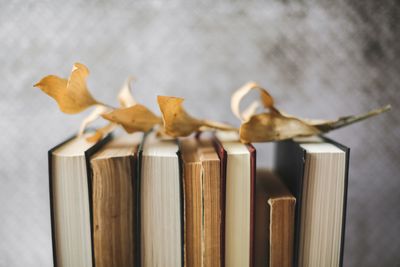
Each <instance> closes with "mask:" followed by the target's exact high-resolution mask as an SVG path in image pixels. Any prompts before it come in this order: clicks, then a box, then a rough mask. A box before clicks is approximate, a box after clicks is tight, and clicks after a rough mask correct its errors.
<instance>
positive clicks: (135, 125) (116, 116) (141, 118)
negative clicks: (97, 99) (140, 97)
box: [101, 104, 161, 133]
mask: <svg viewBox="0 0 400 267" xmlns="http://www.w3.org/2000/svg"><path fill="white" fill-rule="evenodd" d="M101 116H102V117H103V118H104V119H106V120H108V121H111V122H114V123H117V124H120V125H121V126H122V127H123V128H124V129H125V131H127V132H128V133H133V132H147V131H149V130H151V129H152V128H153V127H154V126H155V125H156V124H159V123H161V118H160V117H158V116H156V115H155V114H154V113H153V112H151V111H150V110H149V109H148V108H146V107H145V106H143V105H140V104H136V105H134V106H132V107H128V108H119V109H115V110H113V111H111V112H110V113H106V114H103V115H101Z"/></svg>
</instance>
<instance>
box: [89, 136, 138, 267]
mask: <svg viewBox="0 0 400 267" xmlns="http://www.w3.org/2000/svg"><path fill="white" fill-rule="evenodd" d="M141 140H142V134H133V135H127V134H125V135H123V136H121V137H117V138H115V139H114V140H112V141H111V142H109V143H108V144H106V145H105V146H104V147H103V149H101V150H100V151H99V152H97V153H96V154H94V155H93V156H92V158H91V161H90V162H91V167H92V173H93V176H92V207H93V229H94V232H93V239H94V258H95V266H96V267H112V266H115V267H118V266H135V261H137V260H138V259H137V255H135V254H137V253H136V250H137V249H138V248H136V246H137V244H136V242H135V240H136V239H137V238H138V237H137V235H138V233H137V232H136V226H137V225H136V224H137V216H136V212H137V210H136V209H137V199H136V197H137V189H138V188H137V181H136V179H137V178H136V177H135V172H136V160H137V149H138V145H139V143H140V142H141Z"/></svg>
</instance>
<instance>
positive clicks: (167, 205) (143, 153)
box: [139, 132, 184, 267]
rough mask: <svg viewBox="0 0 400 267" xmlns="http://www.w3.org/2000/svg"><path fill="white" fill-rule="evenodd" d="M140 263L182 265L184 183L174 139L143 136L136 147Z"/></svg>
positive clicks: (145, 264) (146, 264)
mask: <svg viewBox="0 0 400 267" xmlns="http://www.w3.org/2000/svg"><path fill="white" fill-rule="evenodd" d="M139 161H140V162H141V171H140V217H141V218H140V231H141V248H140V249H141V266H176V267H179V266H183V265H184V249H183V244H184V232H183V229H184V227H183V220H184V218H183V185H182V170H181V168H182V166H181V160H180V151H179V147H178V144H177V142H176V140H169V141H167V140H160V139H157V138H156V136H155V133H154V132H152V133H150V134H148V135H146V136H145V140H144V143H143V146H142V148H141V149H140V151H139Z"/></svg>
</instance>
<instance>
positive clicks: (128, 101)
mask: <svg viewBox="0 0 400 267" xmlns="http://www.w3.org/2000/svg"><path fill="white" fill-rule="evenodd" d="M132 81H133V77H129V78H128V79H126V81H125V83H124V85H123V86H122V88H121V91H119V94H118V101H119V103H120V105H121V107H124V108H127V107H131V106H134V105H136V104H137V102H136V100H135V99H134V98H133V96H132V93H131V82H132Z"/></svg>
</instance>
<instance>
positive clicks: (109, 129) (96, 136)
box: [86, 122, 117, 143]
mask: <svg viewBox="0 0 400 267" xmlns="http://www.w3.org/2000/svg"><path fill="white" fill-rule="evenodd" d="M116 127H117V124H115V123H112V122H110V123H108V124H107V125H106V126H104V127H102V128H99V129H97V130H96V132H95V133H94V134H93V135H91V136H88V137H87V138H86V141H88V142H91V143H96V142H98V141H100V140H101V139H102V138H103V136H105V135H107V134H109V133H111V132H112V131H113V130H114V129H115V128H116Z"/></svg>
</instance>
